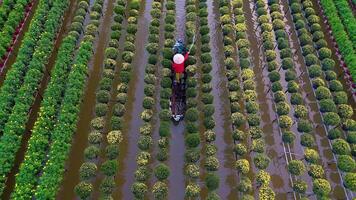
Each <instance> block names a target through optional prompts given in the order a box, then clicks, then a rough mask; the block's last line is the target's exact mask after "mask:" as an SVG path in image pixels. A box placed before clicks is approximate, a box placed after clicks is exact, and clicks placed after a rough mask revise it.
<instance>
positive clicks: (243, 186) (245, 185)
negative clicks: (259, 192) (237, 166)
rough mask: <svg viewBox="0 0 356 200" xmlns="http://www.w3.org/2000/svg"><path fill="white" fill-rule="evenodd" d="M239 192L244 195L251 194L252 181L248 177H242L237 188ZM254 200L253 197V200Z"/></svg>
mask: <svg viewBox="0 0 356 200" xmlns="http://www.w3.org/2000/svg"><path fill="white" fill-rule="evenodd" d="M237 190H238V191H240V192H242V193H248V192H250V191H251V190H252V181H251V180H250V179H249V178H248V177H247V176H241V178H240V183H239V184H238V186H237ZM242 199H244V198H242ZM253 199H254V198H253V197H252V200H253ZM245 200H246V199H245Z"/></svg>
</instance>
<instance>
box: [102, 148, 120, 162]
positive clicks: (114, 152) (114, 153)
mask: <svg viewBox="0 0 356 200" xmlns="http://www.w3.org/2000/svg"><path fill="white" fill-rule="evenodd" d="M105 155H106V157H107V158H108V159H111V160H113V159H116V158H117V157H118V156H119V145H118V144H109V145H108V146H106V148H105Z"/></svg>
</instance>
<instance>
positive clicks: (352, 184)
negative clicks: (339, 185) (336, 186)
mask: <svg viewBox="0 0 356 200" xmlns="http://www.w3.org/2000/svg"><path fill="white" fill-rule="evenodd" d="M344 185H345V186H346V188H349V189H350V190H352V191H356V173H347V174H346V175H345V177H344Z"/></svg>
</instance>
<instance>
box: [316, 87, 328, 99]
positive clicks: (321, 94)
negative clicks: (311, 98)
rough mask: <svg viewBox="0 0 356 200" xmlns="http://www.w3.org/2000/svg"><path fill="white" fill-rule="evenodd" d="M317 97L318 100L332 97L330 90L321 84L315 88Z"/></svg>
mask: <svg viewBox="0 0 356 200" xmlns="http://www.w3.org/2000/svg"><path fill="white" fill-rule="evenodd" d="M315 94H316V98H317V99H318V100H322V99H329V98H331V93H330V90H329V89H328V88H326V87H324V86H320V87H318V88H317V89H316V90H315Z"/></svg>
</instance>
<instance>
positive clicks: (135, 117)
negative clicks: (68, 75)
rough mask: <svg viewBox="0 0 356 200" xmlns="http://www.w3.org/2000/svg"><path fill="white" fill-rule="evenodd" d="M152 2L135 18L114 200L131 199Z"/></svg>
mask: <svg viewBox="0 0 356 200" xmlns="http://www.w3.org/2000/svg"><path fill="white" fill-rule="evenodd" d="M151 4H152V0H146V1H142V3H141V10H140V15H139V19H138V31H137V33H136V42H135V46H136V52H135V56H134V58H133V63H132V67H133V72H132V74H133V76H132V78H131V81H130V85H129V88H130V91H129V92H128V100H127V102H129V104H128V105H126V115H125V117H124V128H123V134H124V138H126V140H124V141H123V143H122V144H121V145H120V148H121V149H120V150H121V151H120V152H121V154H120V157H119V163H120V164H121V168H120V169H119V174H118V177H117V180H118V184H117V187H118V188H119V191H117V192H116V193H114V194H113V197H114V198H115V199H133V194H132V192H131V185H132V184H133V182H134V172H135V170H136V168H137V167H136V155H137V153H138V151H139V149H138V147H137V141H138V138H139V136H140V134H139V128H140V126H141V124H142V120H141V118H140V115H141V112H142V110H143V107H142V101H143V98H144V92H143V91H144V73H145V65H146V63H147V59H148V52H147V51H146V48H145V45H146V43H147V41H148V25H149V22H150V20H151V15H150V10H151V6H152V5H151Z"/></svg>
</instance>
